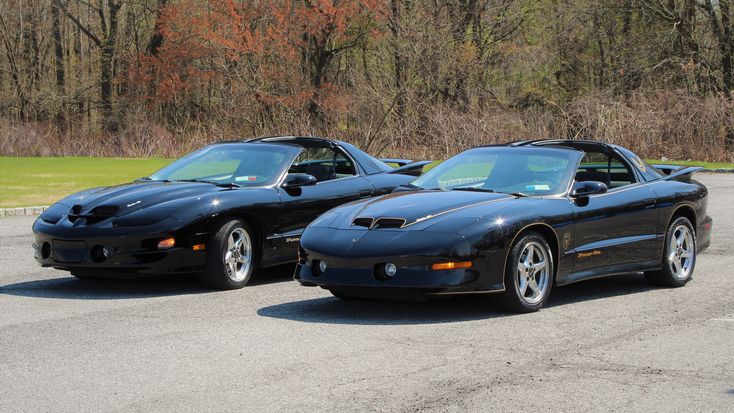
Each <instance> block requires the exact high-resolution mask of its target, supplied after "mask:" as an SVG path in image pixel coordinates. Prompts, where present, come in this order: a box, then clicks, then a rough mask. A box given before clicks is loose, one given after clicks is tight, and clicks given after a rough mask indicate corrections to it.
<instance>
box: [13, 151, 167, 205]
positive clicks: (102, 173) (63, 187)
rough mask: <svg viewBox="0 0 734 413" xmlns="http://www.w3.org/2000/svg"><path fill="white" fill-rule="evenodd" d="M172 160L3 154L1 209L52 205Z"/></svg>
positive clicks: (150, 171) (148, 170)
mask: <svg viewBox="0 0 734 413" xmlns="http://www.w3.org/2000/svg"><path fill="white" fill-rule="evenodd" d="M170 162H171V159H161V158H148V159H129V158H89V157H64V158H15V157H0V208H12V207H22V206H33V205H50V204H52V203H53V202H55V201H57V200H59V199H61V198H63V197H65V196H66V195H69V194H71V193H74V192H77V191H80V190H82V189H85V188H92V187H95V186H107V185H116V184H121V183H124V182H130V181H132V180H133V179H136V178H140V177H142V176H147V175H150V174H151V173H153V172H155V171H156V170H157V169H159V168H161V167H162V166H164V165H166V164H168V163H170Z"/></svg>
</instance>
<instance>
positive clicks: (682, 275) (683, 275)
mask: <svg viewBox="0 0 734 413" xmlns="http://www.w3.org/2000/svg"><path fill="white" fill-rule="evenodd" d="M682 227H685V228H687V231H688V234H690V238H688V239H687V241H686V243H685V244H688V243H690V245H684V246H679V247H678V248H677V249H675V250H674V248H673V246H672V245H671V241H672V240H673V237H674V236H675V233H676V232H678V230H679V229H681V228H682ZM696 244H697V241H696V231H695V230H694V229H693V225H692V224H691V221H689V220H688V218H686V217H677V218H675V219H673V222H671V223H670V225H669V226H668V229H667V231H666V233H665V244H663V251H662V256H661V258H660V269H659V270H657V271H647V272H645V278H646V279H647V281H648V282H649V283H650V284H652V285H659V286H663V287H683V286H684V285H686V284H687V283H688V281H690V280H691V277H693V270H694V268H695V267H696V257H697V255H698V249H697V245H696ZM686 248H688V250H686ZM681 251H685V252H688V253H690V257H689V258H690V261H688V262H686V261H685V259H686V258H679V259H678V260H677V261H676V258H678V257H679V256H680V255H681V254H682V253H681ZM671 256H672V261H671V259H670V258H671ZM676 262H677V263H678V264H676ZM677 265H682V266H683V267H677ZM675 267H677V268H681V269H683V268H684V267H685V268H686V270H685V271H682V272H676V270H675Z"/></svg>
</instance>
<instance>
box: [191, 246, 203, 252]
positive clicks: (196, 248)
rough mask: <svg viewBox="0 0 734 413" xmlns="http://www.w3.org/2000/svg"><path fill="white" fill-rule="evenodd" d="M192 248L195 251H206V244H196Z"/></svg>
mask: <svg viewBox="0 0 734 413" xmlns="http://www.w3.org/2000/svg"><path fill="white" fill-rule="evenodd" d="M191 249H192V250H194V251H204V250H206V244H196V245H194V246H192V247H191Z"/></svg>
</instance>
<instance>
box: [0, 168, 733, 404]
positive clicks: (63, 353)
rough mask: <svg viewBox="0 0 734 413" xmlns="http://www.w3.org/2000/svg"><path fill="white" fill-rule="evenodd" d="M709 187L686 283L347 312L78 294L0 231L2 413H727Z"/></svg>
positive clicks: (255, 295)
mask: <svg viewBox="0 0 734 413" xmlns="http://www.w3.org/2000/svg"><path fill="white" fill-rule="evenodd" d="M696 176H697V178H698V179H699V180H701V181H702V182H704V183H705V184H706V185H707V186H708V187H709V190H710V201H709V214H710V215H711V216H712V217H713V218H714V227H713V236H712V245H711V248H710V249H709V250H708V251H706V252H705V253H703V254H701V255H700V256H699V258H698V262H697V266H696V270H695V274H694V278H693V280H692V281H691V282H690V283H689V284H688V285H687V286H685V287H684V288H679V289H665V288H654V287H651V286H649V285H648V284H647V283H646V281H645V280H644V278H643V277H642V276H641V275H638V274H630V275H623V276H616V277H611V278H604V279H598V280H591V281H586V282H581V283H577V284H574V285H570V286H566V287H561V288H558V289H555V290H554V291H553V292H552V295H551V299H550V302H549V303H548V306H547V308H545V309H543V310H541V311H540V312H538V313H534V314H525V315H514V314H507V313H502V312H500V311H498V310H496V309H494V308H493V307H492V306H491V305H489V302H490V301H491V296H473V297H462V298H453V299H441V300H434V301H428V302H417V303H416V302H375V301H354V302H343V301H340V300H338V299H336V298H333V297H332V296H331V295H330V294H329V293H328V292H327V291H324V290H321V289H317V288H305V287H301V286H299V285H298V284H297V283H296V282H295V281H292V280H291V275H292V270H293V268H292V267H291V266H284V267H278V268H275V269H270V270H262V271H259V272H256V274H255V278H254V281H253V282H252V284H251V285H248V286H247V287H245V288H244V289H242V290H238V291H228V292H211V291H207V290H205V289H203V288H202V287H200V286H199V284H198V283H197V281H196V279H195V278H183V279H182V278H161V279H144V280H125V281H93V282H90V281H80V280H77V279H75V278H73V277H71V276H70V275H68V274H67V273H64V272H61V271H57V270H53V269H41V268H39V267H38V266H37V265H36V263H35V261H34V260H33V254H32V250H31V243H32V236H31V229H30V228H31V224H32V222H33V219H34V218H33V217H12V218H2V219H0V412H16V411H54V412H60V411H70V412H71V411H73V412H78V411H95V412H98V411H139V410H146V411H149V410H155V411H466V410H469V411H490V410H491V411H537V410H541V411H564V412H566V411H625V412H626V411H681V412H692V411H733V410H734V258H733V252H734V234H732V228H734V211H733V209H732V206H733V205H734V175H732V174H720V175H719V174H698V175H696Z"/></svg>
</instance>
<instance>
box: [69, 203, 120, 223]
mask: <svg viewBox="0 0 734 413" xmlns="http://www.w3.org/2000/svg"><path fill="white" fill-rule="evenodd" d="M119 210H120V207H118V206H117V205H100V206H97V207H94V208H92V210H91V211H89V213H87V214H82V206H81V205H74V206H73V207H71V211H70V212H69V221H71V222H76V220H77V219H79V218H85V219H86V222H87V224H96V223H98V222H101V221H104V220H105V219H107V218H110V217H112V216H114V215H115V214H116V213H117V211H119Z"/></svg>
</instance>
